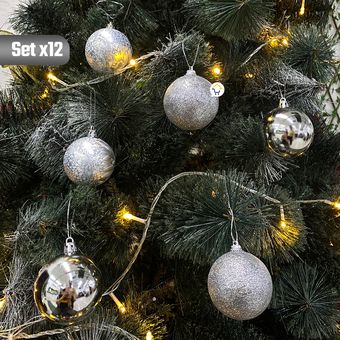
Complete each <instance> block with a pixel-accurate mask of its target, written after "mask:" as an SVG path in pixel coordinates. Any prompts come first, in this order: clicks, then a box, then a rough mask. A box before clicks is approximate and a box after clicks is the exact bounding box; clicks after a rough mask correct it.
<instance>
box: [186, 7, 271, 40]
mask: <svg viewBox="0 0 340 340" xmlns="http://www.w3.org/2000/svg"><path fill="white" fill-rule="evenodd" d="M273 5H274V3H273V2H272V1H267V0H252V1H249V0H242V1H238V0H225V1H218V0H192V1H187V5H186V9H187V10H188V12H189V13H190V15H191V19H192V20H194V22H195V23H196V24H197V27H198V28H199V29H200V30H202V31H203V32H205V33H207V34H211V35H216V36H219V37H222V38H223V39H225V40H245V39H250V38H255V37H256V35H257V34H258V33H260V31H261V30H262V29H263V27H265V26H266V25H268V23H269V22H268V20H269V19H270V16H271V13H272V8H273Z"/></svg>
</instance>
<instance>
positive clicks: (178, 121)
mask: <svg viewBox="0 0 340 340" xmlns="http://www.w3.org/2000/svg"><path fill="white" fill-rule="evenodd" d="M210 86H211V83H210V82H209V81H208V80H206V79H205V78H202V77H200V76H198V75H196V72H195V71H194V70H188V71H187V73H186V75H184V76H183V77H180V78H178V79H176V80H175V81H174V82H173V83H172V84H171V85H170V86H169V87H168V89H167V90H166V92H165V95H164V99H163V105H164V111H165V113H166V115H167V117H168V119H169V120H170V122H171V123H173V124H175V125H176V126H177V127H179V128H180V129H182V130H199V129H203V128H204V127H205V126H207V125H208V124H209V123H210V122H211V121H212V120H213V119H214V118H215V116H216V114H217V111H218V104H219V99H218V98H217V97H212V96H211V94H210Z"/></svg>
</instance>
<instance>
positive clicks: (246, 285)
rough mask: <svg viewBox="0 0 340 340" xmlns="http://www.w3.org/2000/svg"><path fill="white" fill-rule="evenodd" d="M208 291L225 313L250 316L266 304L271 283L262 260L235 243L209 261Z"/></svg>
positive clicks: (246, 318)
mask: <svg viewBox="0 0 340 340" xmlns="http://www.w3.org/2000/svg"><path fill="white" fill-rule="evenodd" d="M208 291H209V295H210V298H211V300H212V302H213V304H214V305H215V307H216V308H217V309H218V310H219V311H220V312H222V313H223V314H224V315H226V316H227V317H229V318H232V319H235V320H249V319H253V318H256V317H257V316H258V315H260V314H261V313H262V312H263V311H264V310H265V309H266V308H267V307H268V305H269V303H270V300H271V297H272V292H273V283H272V278H271V276H270V273H269V271H268V269H267V267H266V266H265V265H264V264H263V262H262V261H260V260H259V259H258V258H257V257H255V256H254V255H252V254H250V253H247V252H245V251H243V250H242V248H241V247H240V246H239V245H238V244H234V245H233V246H232V248H231V251H230V252H229V253H226V254H224V255H222V256H221V257H219V258H218V259H217V260H216V261H215V262H214V264H213V265H212V267H211V269H210V272H209V275H208Z"/></svg>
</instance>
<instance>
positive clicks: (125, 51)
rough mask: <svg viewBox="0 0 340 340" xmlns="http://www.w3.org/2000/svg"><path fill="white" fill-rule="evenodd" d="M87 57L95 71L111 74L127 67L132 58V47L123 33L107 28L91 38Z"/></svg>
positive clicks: (86, 50)
mask: <svg viewBox="0 0 340 340" xmlns="http://www.w3.org/2000/svg"><path fill="white" fill-rule="evenodd" d="M85 56H86V60H87V62H88V63H89V65H90V66H91V67H92V68H93V69H94V70H96V71H98V72H101V73H110V72H114V71H116V70H119V69H120V68H123V67H124V66H126V65H127V63H128V62H129V61H130V59H131V57H132V47H131V44H130V41H129V39H128V38H127V37H126V36H125V35H124V34H123V33H122V32H120V31H118V30H115V29H114V28H111V27H106V28H102V29H100V30H98V31H95V32H94V33H93V34H92V35H91V36H90V37H89V39H88V40H87V42H86V46H85Z"/></svg>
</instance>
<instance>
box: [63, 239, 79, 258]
mask: <svg viewBox="0 0 340 340" xmlns="http://www.w3.org/2000/svg"><path fill="white" fill-rule="evenodd" d="M76 251H77V247H76V244H75V242H74V240H73V238H72V237H68V238H67V239H66V241H65V246H64V254H65V255H67V256H72V255H74V253H75V252H76Z"/></svg>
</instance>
